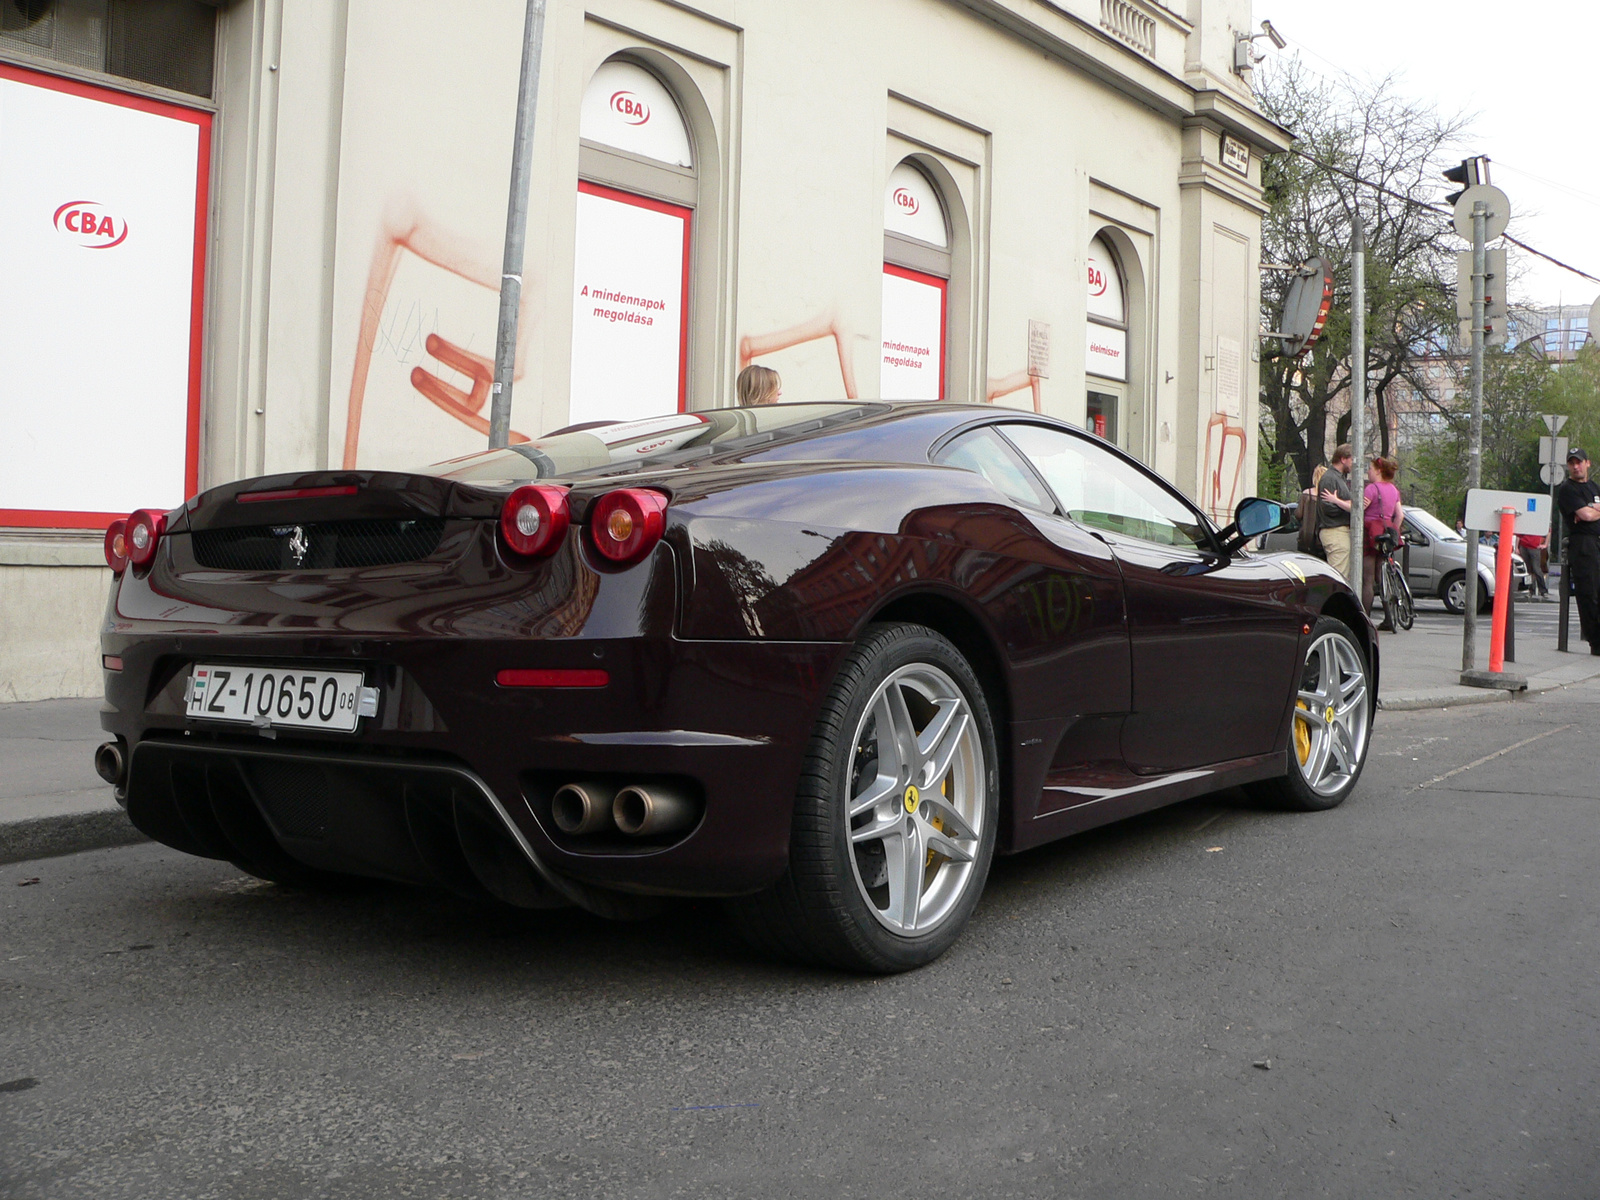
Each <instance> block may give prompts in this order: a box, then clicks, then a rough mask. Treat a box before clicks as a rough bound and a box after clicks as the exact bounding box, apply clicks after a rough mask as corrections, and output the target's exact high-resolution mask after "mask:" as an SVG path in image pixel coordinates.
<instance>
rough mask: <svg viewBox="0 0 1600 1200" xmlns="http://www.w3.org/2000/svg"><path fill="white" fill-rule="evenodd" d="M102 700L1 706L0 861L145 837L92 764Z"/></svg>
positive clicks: (100, 733) (99, 732) (102, 738)
mask: <svg viewBox="0 0 1600 1200" xmlns="http://www.w3.org/2000/svg"><path fill="white" fill-rule="evenodd" d="M106 740H108V736H107V734H106V733H105V732H104V731H102V730H101V728H100V701H99V700H39V701H36V702H34V703H31V704H0V764H3V765H0V863H11V862H22V861H24V860H25V859H30V858H47V857H49V856H51V855H53V854H75V853H77V852H78V851H79V850H95V849H99V848H101V847H104V846H121V845H126V844H127V843H129V842H137V841H143V840H144V835H143V834H141V833H140V832H139V831H138V830H137V829H135V828H134V827H133V826H132V825H131V824H130V823H129V822H128V817H127V814H126V813H124V812H123V811H122V809H121V808H119V807H118V805H117V802H116V801H115V800H114V799H113V798H112V796H111V789H110V787H108V786H107V785H106V783H105V781H104V780H102V779H101V778H100V776H99V775H97V774H95V770H94V749H95V747H96V746H98V745H99V744H100V743H101V742H104V741H106Z"/></svg>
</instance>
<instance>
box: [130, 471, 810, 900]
mask: <svg viewBox="0 0 1600 1200" xmlns="http://www.w3.org/2000/svg"><path fill="white" fill-rule="evenodd" d="M499 453H500V455H502V456H505V457H501V458H495V456H493V455H490V456H477V457H476V458H475V459H474V461H473V463H472V464H471V465H470V467H468V468H463V469H461V470H459V471H454V472H452V471H451V470H449V469H444V470H441V471H439V472H437V473H432V472H431V469H430V472H413V473H407V472H376V471H340V472H321V473H310V474H302V475H294V476H277V477H272V478H267V479H260V480H253V481H249V482H248V483H243V484H232V485H228V486H224V487H220V488H216V489H213V490H212V491H209V492H206V493H203V494H202V495H200V496H197V497H195V498H194V499H193V500H191V501H190V502H189V503H188V504H186V505H185V506H184V507H182V508H181V509H177V510H174V511H173V512H171V513H166V514H155V513H147V514H134V516H133V517H131V518H130V520H129V522H127V523H125V524H122V527H121V528H120V529H119V528H116V527H114V528H113V531H112V534H111V535H110V536H108V559H109V560H110V561H111V562H112V565H113V567H114V568H120V569H118V570H117V574H116V579H115V583H114V585H113V587H112V591H111V597H110V601H109V605H108V610H107V616H106V623H105V627H104V631H103V635H102V652H103V655H104V665H105V689H106V705H105V708H104V711H103V724H104V726H105V728H106V729H107V730H108V731H109V732H110V733H112V734H113V735H114V737H115V740H114V741H113V742H110V743H108V744H107V745H106V746H105V747H103V748H102V753H101V755H100V758H99V763H100V765H101V768H102V772H103V773H104V774H106V775H107V777H108V778H110V779H112V780H113V782H115V783H116V785H117V788H118V796H119V799H120V800H121V801H122V802H123V803H124V804H125V805H126V806H127V809H128V812H129V815H130V817H131V818H132V819H133V821H134V823H135V824H136V825H137V826H138V827H139V828H140V829H142V830H143V831H144V832H146V833H147V834H149V835H150V836H151V837H153V838H155V839H157V840H159V841H162V842H165V843H167V844H168V845H171V846H174V847H176V848H178V849H181V850H184V851H187V852H190V853H194V854H200V855H204V856H208V857H214V858H221V859H227V860H230V861H233V862H235V863H237V864H239V865H240V866H242V867H243V868H244V869H246V870H250V871H253V872H255V873H257V874H260V875H263V876H266V877H268V878H285V879H291V878H305V877H308V876H316V875H319V874H324V873H334V874H350V873H353V874H360V875H369V876H377V877H382V878H389V879H395V880H401V881H406V882H413V883H424V884H432V885H437V886H443V887H447V888H449V889H451V890H453V891H455V892H457V893H460V894H463V895H467V896H471V897H475V898H480V899H482V898H487V897H494V898H497V899H500V900H502V901H507V902H510V903H514V904H521V905H525V906H542V905H550V904H557V903H566V902H577V903H580V904H585V905H587V906H588V907H591V908H594V909H596V910H597V911H607V910H608V907H610V908H614V907H615V904H614V903H612V901H614V900H615V899H616V893H619V892H633V893H641V892H642V893H665V894H732V893H737V892H741V891H749V890H753V889H755V888H758V887H761V886H763V885H764V884H766V883H767V882H769V881H770V880H771V879H772V878H774V877H775V876H776V875H777V874H778V873H779V872H780V871H781V870H782V867H783V863H784V857H785V854H786V850H787V835H788V824H789V807H788V797H789V796H792V793H793V787H792V781H793V780H794V778H795V777H796V775H797V773H798V769H799V761H800V756H801V752H802V749H803V747H802V746H800V745H799V744H798V740H799V739H798V737H796V736H785V735H784V734H783V733H782V732H781V731H783V730H786V729H793V728H796V725H797V723H796V722H795V721H794V719H793V715H794V713H795V711H797V710H796V708H795V706H796V705H800V706H807V708H809V706H814V704H815V703H816V698H817V690H818V688H819V686H820V681H821V680H822V679H823V678H824V677H825V675H826V672H827V669H828V666H829V663H830V661H831V659H832V656H833V654H834V653H835V649H834V648H833V647H830V646H826V645H814V646H805V645H790V646H782V647H770V646H766V645H763V644H761V643H752V642H750V641H748V640H740V641H728V642H696V643H690V642H683V641H679V640H678V639H676V638H675V637H674V636H673V630H674V622H675V611H676V606H677V603H678V596H679V593H680V589H681V587H682V585H683V582H682V579H681V575H680V561H679V559H680V557H681V551H680V550H679V549H677V548H675V543H676V542H678V541H679V538H678V531H677V530H676V529H675V528H674V520H673V515H672V512H671V508H670V498H671V489H670V487H669V486H666V485H665V484H663V483H661V482H660V481H657V480H652V479H651V478H649V477H648V476H641V477H640V478H639V479H638V480H637V481H636V480H634V479H633V478H632V477H627V478H622V479H618V478H615V477H611V476H607V477H605V478H601V479H597V480H593V481H589V482H581V481H580V482H573V481H571V480H570V479H566V480H563V479H554V480H550V479H548V478H546V477H545V475H546V474H547V472H542V468H541V469H535V470H525V469H523V468H525V467H526V464H527V463H528V462H530V461H536V459H534V458H533V457H532V456H530V455H527V454H524V455H520V456H519V455H514V454H512V453H511V452H509V451H507V452H499ZM486 458H487V459H488V460H490V461H487V462H485V461H483V460H484V459H486ZM497 464H498V465H497ZM517 464H521V466H518V465H517ZM546 465H548V464H546ZM448 467H449V464H446V468H448ZM519 471H520V472H521V477H520V478H519V477H518V472H519ZM497 475H499V476H504V477H501V478H496V476H497ZM530 479H531V480H533V481H534V482H530ZM775 781H777V782H776V786H774V784H775ZM782 781H788V786H787V788H786V787H785V785H784V783H783V782H782ZM574 786H576V787H579V788H580V789H581V788H586V789H588V791H587V792H586V793H585V794H586V795H588V796H589V797H590V798H591V799H594V800H595V802H596V804H597V805H601V806H603V807H605V808H606V809H607V810H608V813H609V810H611V809H612V808H613V807H615V805H616V797H617V796H618V795H619V794H621V793H624V792H626V793H627V795H626V796H625V797H624V804H623V807H625V808H627V811H628V814H629V816H628V819H626V820H624V821H623V822H622V823H621V824H619V823H618V822H617V821H616V820H614V819H612V818H610V817H609V815H608V816H607V817H606V819H604V820H601V821H599V822H591V823H590V824H589V825H588V826H584V825H583V823H582V822H581V821H579V820H577V819H576V818H575V810H576V807H577V805H576V801H574V799H573V796H572V794H571V791H570V789H571V788H572V787H574ZM563 789H568V790H566V791H564V790H563ZM630 789H631V790H630ZM618 811H620V809H619V810H618ZM564 815H565V816H566V817H567V818H570V819H562V818H563V816H564ZM608 898H609V899H608Z"/></svg>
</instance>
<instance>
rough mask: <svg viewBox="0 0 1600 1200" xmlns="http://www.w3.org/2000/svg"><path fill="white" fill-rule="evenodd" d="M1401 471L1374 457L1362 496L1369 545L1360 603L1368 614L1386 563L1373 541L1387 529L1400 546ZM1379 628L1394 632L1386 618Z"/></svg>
mask: <svg viewBox="0 0 1600 1200" xmlns="http://www.w3.org/2000/svg"><path fill="white" fill-rule="evenodd" d="M1399 469H1400V464H1399V463H1397V462H1395V460H1394V459H1392V458H1384V457H1382V456H1381V455H1379V456H1377V457H1374V458H1373V459H1372V461H1371V462H1370V463H1369V464H1368V465H1367V486H1366V489H1365V490H1364V491H1363V492H1362V493H1361V494H1362V496H1363V498H1364V499H1363V505H1364V507H1363V509H1362V522H1363V524H1364V526H1365V528H1366V538H1365V539H1364V540H1365V543H1366V544H1365V548H1364V551H1363V553H1362V557H1361V603H1362V604H1363V605H1364V606H1365V607H1366V610H1367V611H1368V612H1371V611H1372V591H1373V584H1374V583H1375V582H1376V580H1377V578H1378V564H1379V563H1380V562H1382V561H1383V556H1382V555H1381V554H1379V553H1378V551H1377V548H1376V547H1375V546H1374V545H1373V541H1374V539H1376V538H1377V537H1379V536H1380V535H1381V534H1382V533H1383V532H1384V531H1385V530H1386V529H1387V530H1392V531H1393V532H1394V540H1395V544H1396V545H1399V543H1400V520H1401V517H1402V516H1403V513H1402V512H1401V509H1400V489H1399V488H1397V487H1395V485H1394V477H1395V473H1396V472H1397V471H1399ZM1378 628H1379V629H1387V630H1389V631H1391V632H1393V630H1394V626H1393V625H1391V624H1390V623H1389V622H1388V620H1387V619H1386V620H1385V621H1384V622H1383V624H1381V625H1379V626H1378Z"/></svg>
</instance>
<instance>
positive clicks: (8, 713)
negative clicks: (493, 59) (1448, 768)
mask: <svg viewBox="0 0 1600 1200" xmlns="http://www.w3.org/2000/svg"><path fill="white" fill-rule="evenodd" d="M1575 624H1576V621H1575V620H1574V625H1575ZM1478 630H1479V633H1478V665H1479V666H1481V667H1486V666H1487V665H1488V658H1489V624H1488V621H1487V620H1485V621H1483V622H1481V623H1480V624H1479V627H1478ZM1575 633H1576V631H1575V630H1574V637H1573V640H1572V645H1573V646H1574V647H1575V648H1576V650H1577V652H1576V653H1567V654H1562V653H1560V652H1559V651H1557V650H1556V649H1555V648H1554V642H1553V641H1552V639H1550V638H1549V637H1541V636H1534V635H1531V631H1530V635H1525V636H1523V637H1521V638H1519V639H1518V645H1517V651H1518V653H1517V661H1516V662H1515V663H1507V664H1506V669H1507V671H1513V672H1515V673H1516V674H1518V675H1522V676H1523V677H1525V678H1526V679H1527V680H1528V691H1527V692H1525V693H1522V694H1523V695H1532V694H1534V693H1536V692H1541V691H1548V690H1550V689H1551V688H1557V687H1565V686H1566V685H1568V684H1572V683H1581V682H1582V681H1584V680H1587V679H1593V678H1595V677H1597V676H1600V658H1596V657H1593V656H1591V655H1590V654H1589V648H1588V646H1587V645H1585V644H1584V643H1583V642H1582V641H1579V640H1578V639H1577V637H1576V636H1575ZM1378 636H1379V639H1380V640H1379V643H1378V649H1379V654H1380V656H1381V657H1380V663H1381V672H1380V678H1381V682H1380V686H1379V703H1380V704H1381V705H1382V706H1383V707H1384V708H1385V709H1389V710H1391V711H1398V710H1403V709H1415V708H1452V707H1455V706H1457V705H1462V704H1510V703H1514V697H1513V695H1512V693H1510V692H1503V691H1495V690H1490V689H1487V688H1468V687H1462V686H1461V685H1460V682H1459V680H1460V675H1461V627H1460V624H1459V622H1450V623H1449V624H1441V623H1428V622H1424V621H1421V620H1419V621H1418V622H1417V625H1416V627H1415V628H1414V629H1412V630H1410V631H1409V632H1407V633H1401V634H1389V633H1382V634H1379V635H1378ZM106 738H107V735H106V734H105V733H104V732H103V731H102V730H101V728H100V701H99V700H41V701H37V702H35V703H31V704H0V863H14V862H23V861H25V860H27V859H32V858H47V857H50V856H51V855H56V854H75V853H77V852H78V851H80V850H94V849H100V848H102V847H106V846H121V845H127V844H129V843H132V842H138V841H143V840H144V838H143V835H142V834H140V833H139V831H138V830H136V829H135V828H134V827H133V826H132V825H131V824H130V823H129V821H128V818H127V814H125V813H124V812H123V811H122V809H121V808H120V807H118V805H117V803H116V801H115V800H114V799H112V796H111V789H110V788H109V787H108V786H106V784H105V783H103V782H102V781H101V779H100V777H99V776H98V775H96V774H95V770H94V764H93V761H92V758H93V754H94V749H95V747H96V746H98V745H99V744H100V743H101V742H103V741H105V740H106Z"/></svg>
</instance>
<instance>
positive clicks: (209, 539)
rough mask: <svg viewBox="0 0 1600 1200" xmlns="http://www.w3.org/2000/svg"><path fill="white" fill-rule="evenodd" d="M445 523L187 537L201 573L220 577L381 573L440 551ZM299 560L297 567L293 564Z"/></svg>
mask: <svg viewBox="0 0 1600 1200" xmlns="http://www.w3.org/2000/svg"><path fill="white" fill-rule="evenodd" d="M443 535H444V521H443V519H441V518H438V517H424V518H418V519H416V520H409V521H395V520H375V521H321V522H316V523H313V524H308V525H256V526H248V527H245V528H241V529H207V530H201V531H197V532H195V533H194V534H192V535H191V537H192V540H193V544H194V557H195V561H196V562H198V563H199V564H200V565H201V566H202V567H211V568H213V569H216V570H221V571H328V570H336V569H338V568H341V567H382V566H388V565H389V564H391V563H403V562H415V561H416V560H417V559H419V558H427V557H428V555H430V554H432V553H433V552H434V551H435V550H436V549H438V546H439V539H440V538H441V537H442V536H443ZM297 558H298V561H296V560H297Z"/></svg>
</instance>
